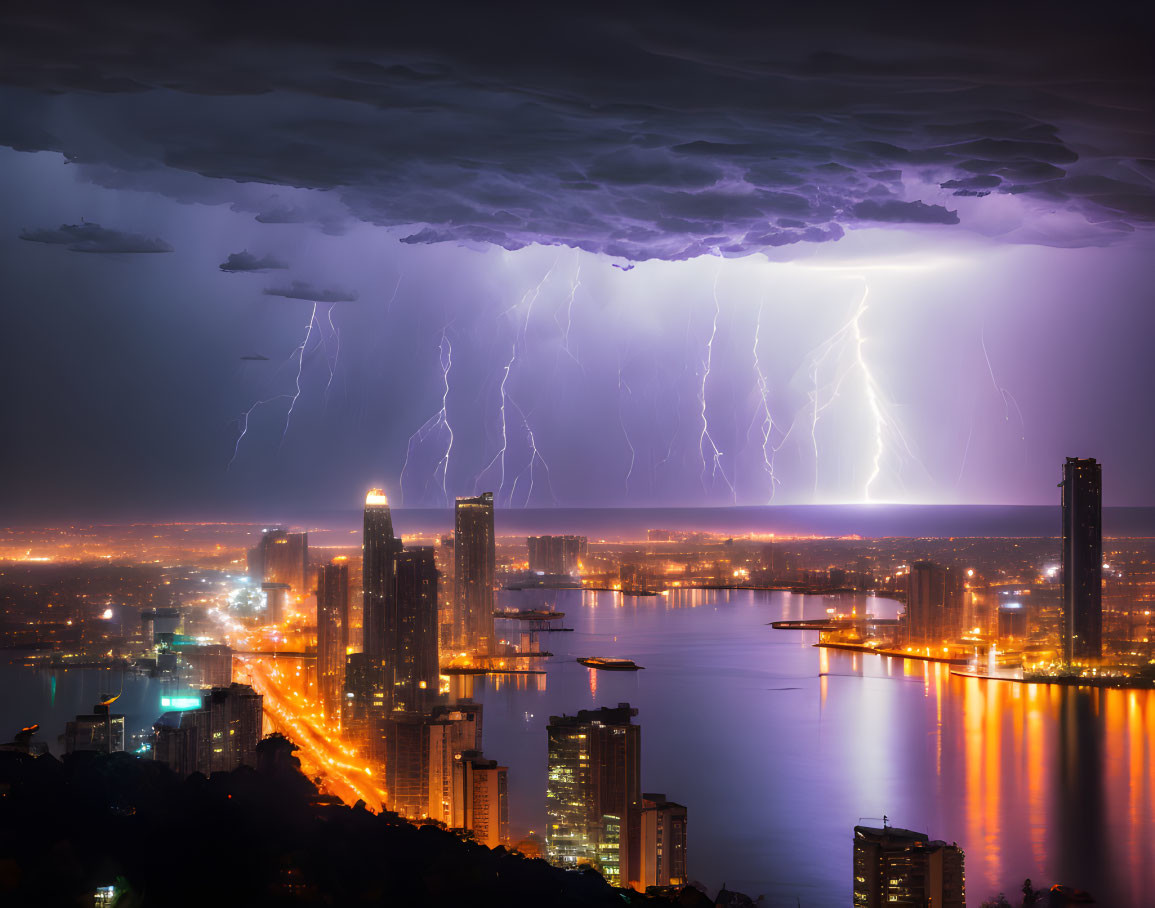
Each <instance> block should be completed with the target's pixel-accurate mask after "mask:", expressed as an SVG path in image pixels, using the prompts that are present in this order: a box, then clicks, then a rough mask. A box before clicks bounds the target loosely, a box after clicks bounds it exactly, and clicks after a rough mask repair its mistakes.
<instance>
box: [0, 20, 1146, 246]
mask: <svg viewBox="0 0 1155 908" xmlns="http://www.w3.org/2000/svg"><path fill="white" fill-rule="evenodd" d="M143 9H144V7H141V6H138V5H136V4H131V3H122V4H112V5H110V6H106V5H101V6H100V7H99V8H96V7H81V6H78V7H75V8H72V7H70V8H69V12H70V15H68V16H63V15H61V12H60V9H58V8H57V6H56V5H54V4H44V5H38V6H36V7H35V8H32V9H22V10H21V13H20V16H19V18H14V19H13V21H11V22H9V23H7V25H6V27H5V28H4V29H0V59H3V60H4V63H3V64H2V65H0V86H3V88H2V89H0V98H2V100H3V104H4V110H5V111H6V113H5V115H4V117H3V118H2V119H3V122H2V123H0V142H3V143H6V144H8V145H10V146H11V147H14V148H23V149H44V150H54V151H58V152H60V153H62V154H64V155H65V156H67V158H68V159H69V160H70V161H73V162H75V163H77V164H78V165H80V166H81V168H84V169H85V170H82V172H85V173H90V174H92V177H93V178H94V179H99V180H101V181H102V182H103V183H104V184H105V185H108V184H109V183H110V182H111V183H115V184H116V185H118V186H120V187H122V188H133V187H134V186H136V187H138V188H142V189H148V190H151V191H159V192H162V193H165V194H169V195H172V196H173V197H176V198H180V199H182V200H184V201H205V202H210V203H221V202H222V201H228V202H229V203H231V204H234V205H236V206H238V207H241V208H242V209H243V210H248V211H252V213H253V215H254V217H255V218H256V219H257V220H258V221H260V222H261V223H264V224H268V225H270V228H271V229H276V227H275V225H278V224H285V223H301V222H305V223H312V224H315V225H316V226H318V227H319V228H320V229H322V230H324V231H326V232H328V233H340V232H341V231H342V230H343V229H345V227H346V226H347V225H349V224H352V223H354V222H356V221H364V222H368V223H372V224H377V225H382V226H386V227H389V228H391V229H395V230H396V235H397V236H398V237H399V238H400V239H401V240H402V241H403V242H406V243H439V242H456V243H464V244H471V245H485V244H493V245H497V246H501V247H504V248H506V249H518V248H522V247H524V246H526V245H529V244H532V243H542V244H559V245H567V246H571V247H575V248H579V249H583V250H587V251H591V252H601V253H606V254H609V255H613V256H620V257H623V258H625V259H629V260H644V259H649V258H661V259H684V258H689V257H693V256H697V255H701V254H708V253H714V254H722V255H728V256H740V255H747V254H750V253H755V252H767V253H773V251H774V250H781V249H782V248H783V247H792V248H794V249H799V248H801V247H804V246H805V245H806V244H814V243H827V242H832V241H837V240H838V239H840V238H841V237H843V236H844V235H845V234H846V232H847V231H851V230H854V229H857V228H859V227H868V226H877V225H879V224H895V225H917V226H920V227H925V226H927V225H930V226H931V227H933V229H940V228H951V229H956V230H963V231H972V232H976V233H981V234H984V235H986V236H991V237H995V238H997V239H1001V240H1005V241H1009V242H1033V243H1042V244H1051V245H1080V244H1088V245H1099V244H1103V243H1107V242H1111V241H1113V240H1114V239H1116V238H1118V237H1121V236H1124V235H1126V234H1127V233H1129V232H1132V231H1134V230H1135V229H1139V228H1146V227H1149V226H1150V225H1151V223H1152V222H1153V221H1155V189H1153V186H1152V181H1151V169H1150V163H1149V162H1150V160H1151V158H1152V157H1155V154H1153V151H1152V125H1151V124H1152V116H1151V85H1150V82H1149V80H1145V79H1142V78H1140V77H1138V76H1136V75H1135V74H1136V73H1139V72H1145V71H1146V67H1144V66H1142V65H1141V64H1140V65H1136V61H1137V60H1142V59H1144V54H1145V53H1146V51H1145V49H1144V42H1143V40H1142V35H1143V33H1144V32H1143V29H1142V28H1135V27H1134V26H1135V23H1131V22H1128V21H1126V20H1125V19H1120V20H1118V21H1116V22H1115V23H1114V25H1110V24H1107V25H1104V24H1102V23H1100V24H1099V25H1089V26H1087V27H1086V28H1082V29H1080V30H1078V31H1077V32H1076V31H1075V30H1072V29H1070V28H1069V23H1066V22H1063V21H1062V16H1063V14H1062V12H1061V11H1060V10H1048V14H1047V17H1036V16H1034V15H1033V13H1032V12H1031V11H1030V10H1028V9H1025V8H1024V10H1023V11H1020V12H1017V13H1015V12H1008V11H1000V14H999V23H1000V25H999V28H998V29H997V30H992V29H990V28H988V27H987V26H986V24H985V22H986V17H985V15H984V13H983V11H982V10H981V9H979V8H976V9H975V12H974V15H973V16H972V17H970V18H971V19H973V23H972V24H969V25H968V24H966V23H962V24H960V23H958V22H944V23H943V24H942V26H941V27H939V26H937V25H936V24H935V23H928V22H927V21H926V16H925V13H924V12H920V15H918V16H910V17H909V22H911V23H913V22H917V23H918V25H919V27H920V30H919V31H918V32H917V33H916V32H915V31H914V30H913V26H912V25H910V24H906V22H905V21H904V20H903V19H902V18H900V17H898V16H896V18H895V20H894V21H889V22H882V21H881V20H877V21H876V20H875V19H874V18H872V15H873V14H869V13H868V11H865V10H861V9H858V8H856V7H852V6H849V5H848V6H846V7H845V8H844V9H837V8H832V9H830V10H829V11H828V10H826V9H825V8H824V9H823V12H822V17H821V19H819V18H818V17H817V16H815V15H814V14H809V13H806V12H798V11H783V12H782V13H781V15H780V14H779V11H778V10H775V11H774V12H775V16H774V18H773V20H772V19H771V18H770V17H769V16H767V17H764V18H758V17H757V16H756V15H755V14H750V15H747V14H745V13H740V12H733V13H731V14H730V15H729V18H727V17H724V16H719V17H717V18H716V20H714V21H708V20H704V19H703V18H702V17H700V16H693V15H690V14H688V13H686V12H685V11H684V10H682V8H681V7H679V6H678V5H676V4H674V5H668V4H662V5H650V4H644V3H642V4H631V5H630V6H629V7H628V8H608V7H607V9H606V10H604V11H602V12H601V13H600V14H599V15H597V16H594V15H582V14H581V13H584V12H585V9H584V8H583V9H582V10H578V9H576V8H575V9H574V10H573V11H572V13H569V14H567V13H566V12H565V11H561V12H559V13H557V14H556V15H552V16H551V17H548V18H547V17H544V16H540V17H539V16H537V15H533V14H525V13H524V12H523V13H522V14H521V15H514V14H513V13H511V12H510V13H506V12H503V11H502V8H501V7H500V6H498V7H492V8H491V7H489V6H486V7H485V8H484V9H482V8H479V7H471V6H468V5H464V4H462V5H453V4H450V5H449V6H445V7H441V6H439V8H438V9H437V10H436V11H432V10H430V11H423V10H421V9H415V8H406V9H403V10H399V11H394V10H390V13H389V15H388V16H386V15H385V14H384V13H383V12H381V11H377V12H374V11H373V10H372V9H371V8H369V7H363V6H343V5H341V4H338V6H337V7H336V8H334V9H332V10H327V11H326V12H325V13H324V14H318V12H317V10H316V9H315V7H312V6H309V5H306V4H295V3H288V4H284V5H283V6H281V7H279V8H278V15H277V16H275V17H271V18H270V17H265V16H259V15H256V14H255V13H253V14H251V18H250V14H248V13H246V12H244V11H237V10H235V9H230V10H229V12H228V13H227V14H225V13H222V12H221V11H220V10H219V9H217V8H215V7H214V6H213V5H212V4H198V5H195V6H188V7H185V8H181V9H176V8H157V7H154V6H149V7H147V14H144V13H142V12H141V10H143ZM912 10H913V8H912ZM395 13H396V15H394V14H395ZM1107 18H1109V17H1104V20H1106V19H1107ZM126 22H131V26H130V27H128V28H127V29H125V28H123V25H124V23H126ZM1106 28H1113V29H1114V30H1113V31H1112V32H1111V33H1110V34H1106V33H1105V32H1104V31H1103V29H1106ZM481 34H483V35H484V36H485V37H484V40H482V41H478V40H477V36H478V35H481ZM1108 39H1109V41H1108ZM1108 45H1109V46H1110V53H1108V52H1107V51H1106V50H1105V49H1104V48H1105V47H1107V46H1108ZM190 175H196V176H197V177H199V178H201V179H200V180H199V181H197V180H190ZM230 193H234V194H235V195H236V198H229V194H230ZM999 200H1002V202H1001V205H1002V207H992V206H996V205H997V204H999ZM948 203H949V207H948ZM1006 206H1012V208H1010V209H1008V208H1007V207H1006ZM1008 211H1010V215H1008ZM991 212H995V214H992V213H991ZM1056 215H1057V216H1058V220H1059V221H1061V222H1062V223H1056ZM1035 220H1038V221H1039V223H1034V221H1035ZM1072 225H1075V226H1072ZM774 254H776V255H779V256H781V255H789V254H790V253H782V252H779V253H774Z"/></svg>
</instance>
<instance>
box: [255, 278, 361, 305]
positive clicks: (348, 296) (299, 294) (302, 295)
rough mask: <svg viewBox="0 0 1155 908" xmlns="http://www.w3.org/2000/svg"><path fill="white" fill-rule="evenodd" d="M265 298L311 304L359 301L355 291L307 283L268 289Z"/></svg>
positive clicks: (294, 282) (302, 282)
mask: <svg viewBox="0 0 1155 908" xmlns="http://www.w3.org/2000/svg"><path fill="white" fill-rule="evenodd" d="M265 296H283V297H284V298H285V299H290V300H308V301H309V302H311V303H352V302H356V300H357V292H356V291H354V290H342V289H340V288H337V287H315V286H313V285H312V284H310V283H308V282H307V281H293V282H292V283H291V284H289V285H288V286H287V287H266V288H265Z"/></svg>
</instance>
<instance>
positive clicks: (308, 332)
mask: <svg viewBox="0 0 1155 908" xmlns="http://www.w3.org/2000/svg"><path fill="white" fill-rule="evenodd" d="M316 321H317V304H316V303H313V311H312V312H310V313H309V324H308V325H306V326H305V337H304V338H303V339H302V340H301V345H300V346H299V347H297V349H296V350H295V351H294V352H295V353H296V355H297V378H296V382H295V385H296V391H294V392H293V394H292V395H291V396H292V399H291V400H290V402H289V409H288V411H287V412H286V413H285V428H284V429H283V430H282V432H281V444H284V443H285V436H286V435H288V434H289V422H290V420H292V418H293V409H294V408H295V407H296V406H297V401H298V400H299V399H300V397H301V372H302V371H304V368H305V348H306V347H308V346H309V338H310V337H312V335H313V325H314V323H315V322H316Z"/></svg>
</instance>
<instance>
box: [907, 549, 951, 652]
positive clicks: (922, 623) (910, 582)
mask: <svg viewBox="0 0 1155 908" xmlns="http://www.w3.org/2000/svg"><path fill="white" fill-rule="evenodd" d="M962 619H963V580H962V575H961V574H960V573H959V572H958V571H956V570H954V569H953V568H948V567H943V566H942V565H939V564H932V563H931V562H929V561H917V562H915V563H914V564H912V565H911V566H910V573H909V574H908V575H907V577H906V614H905V616H904V617H903V629H904V632H905V639H906V642H907V643H941V642H942V641H943V640H950V639H953V638H955V637H957V636H958V635H959V634H960V632H961V631H962Z"/></svg>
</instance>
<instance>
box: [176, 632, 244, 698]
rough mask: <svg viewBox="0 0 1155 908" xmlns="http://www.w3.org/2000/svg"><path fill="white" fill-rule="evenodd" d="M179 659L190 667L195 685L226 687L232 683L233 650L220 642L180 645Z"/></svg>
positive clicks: (190, 679) (192, 681) (191, 680)
mask: <svg viewBox="0 0 1155 908" xmlns="http://www.w3.org/2000/svg"><path fill="white" fill-rule="evenodd" d="M180 661H181V662H183V663H185V664H186V665H187V666H188V667H189V669H190V677H189V681H190V682H191V683H192V684H194V685H195V686H197V687H228V686H229V685H230V684H232V683H233V651H232V649H231V648H230V647H228V646H225V645H224V644H220V643H207V644H198V645H196V646H182V647H180Z"/></svg>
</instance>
